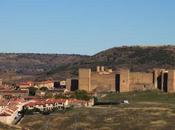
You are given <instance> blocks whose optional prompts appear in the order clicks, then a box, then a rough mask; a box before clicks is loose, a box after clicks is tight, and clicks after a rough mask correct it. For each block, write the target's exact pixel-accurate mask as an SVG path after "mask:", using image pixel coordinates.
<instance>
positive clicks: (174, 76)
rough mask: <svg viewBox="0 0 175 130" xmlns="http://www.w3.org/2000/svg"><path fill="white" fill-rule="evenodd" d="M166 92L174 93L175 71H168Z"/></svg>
mask: <svg viewBox="0 0 175 130" xmlns="http://www.w3.org/2000/svg"><path fill="white" fill-rule="evenodd" d="M168 92H170V93H172V92H175V70H168Z"/></svg>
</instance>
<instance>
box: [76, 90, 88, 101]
mask: <svg viewBox="0 0 175 130" xmlns="http://www.w3.org/2000/svg"><path fill="white" fill-rule="evenodd" d="M74 96H75V98H77V99H80V100H89V99H90V98H91V97H90V96H89V95H88V93H87V92H86V91H85V90H77V91H75V94H74Z"/></svg>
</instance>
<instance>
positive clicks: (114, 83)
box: [66, 66, 175, 93]
mask: <svg viewBox="0 0 175 130" xmlns="http://www.w3.org/2000/svg"><path fill="white" fill-rule="evenodd" d="M66 88H67V89H68V90H70V91H74V90H77V89H79V90H86V91H88V92H94V91H95V92H101V91H105V92H110V91H113V92H129V91H135V90H141V91H142V90H152V89H160V90H162V91H164V92H169V93H172V92H175V70H172V69H171V70H165V69H153V70H152V72H130V70H129V69H119V70H117V71H112V69H107V68H105V67H104V66H97V69H96V71H92V70H91V69H90V68H80V69H79V76H78V79H67V85H66Z"/></svg>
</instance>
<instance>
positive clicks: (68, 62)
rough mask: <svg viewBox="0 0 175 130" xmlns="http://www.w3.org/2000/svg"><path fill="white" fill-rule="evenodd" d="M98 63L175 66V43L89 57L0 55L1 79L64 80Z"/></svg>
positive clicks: (136, 68) (142, 68) (120, 49)
mask: <svg viewBox="0 0 175 130" xmlns="http://www.w3.org/2000/svg"><path fill="white" fill-rule="evenodd" d="M97 65H104V66H107V67H111V68H113V69H114V70H115V69H117V68H121V67H122V68H130V69H131V70H132V71H146V70H150V69H152V68H175V46H155V47H152V46H150V47H143V46H142V47H141V46H131V47H127V46H123V47H115V48H111V49H108V50H105V51H102V52H99V53H97V54H95V55H92V56H85V55H70V54H69V55H66V54H27V53H26V54H22V53H21V54H14V53H13V54H12V53H11V54H6V53H1V54H0V73H1V78H4V79H6V80H7V81H8V80H21V79H31V80H33V79H36V80H42V79H44V78H46V77H47V78H53V79H64V78H65V77H72V76H77V74H78V71H77V70H78V68H79V67H92V68H93V69H95V68H96V66H97Z"/></svg>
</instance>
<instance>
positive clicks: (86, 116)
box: [19, 91, 175, 130]
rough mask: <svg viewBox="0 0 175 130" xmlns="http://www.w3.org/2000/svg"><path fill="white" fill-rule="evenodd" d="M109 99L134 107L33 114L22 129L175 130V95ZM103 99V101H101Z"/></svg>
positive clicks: (146, 94) (111, 95) (111, 96)
mask: <svg viewBox="0 0 175 130" xmlns="http://www.w3.org/2000/svg"><path fill="white" fill-rule="evenodd" d="M103 99H104V100H107V99H113V100H115V99H128V100H129V102H130V104H122V105H118V106H95V107H93V108H78V109H73V110H69V111H67V112H64V113H63V112H62V113H53V114H50V115H47V116H44V115H29V116H25V118H24V119H23V120H22V121H21V122H20V124H19V125H20V126H21V127H24V128H28V129H30V130H148V129H149V130H150V129H151V130H171V129H174V128H175V120H174V119H175V104H174V102H175V94H170V95H169V94H165V93H162V92H159V91H152V92H149V91H148V92H140V93H138V92H137V93H135V92H134V93H123V94H115V93H109V94H107V95H106V96H105V97H103ZM101 100H102V99H101Z"/></svg>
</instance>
